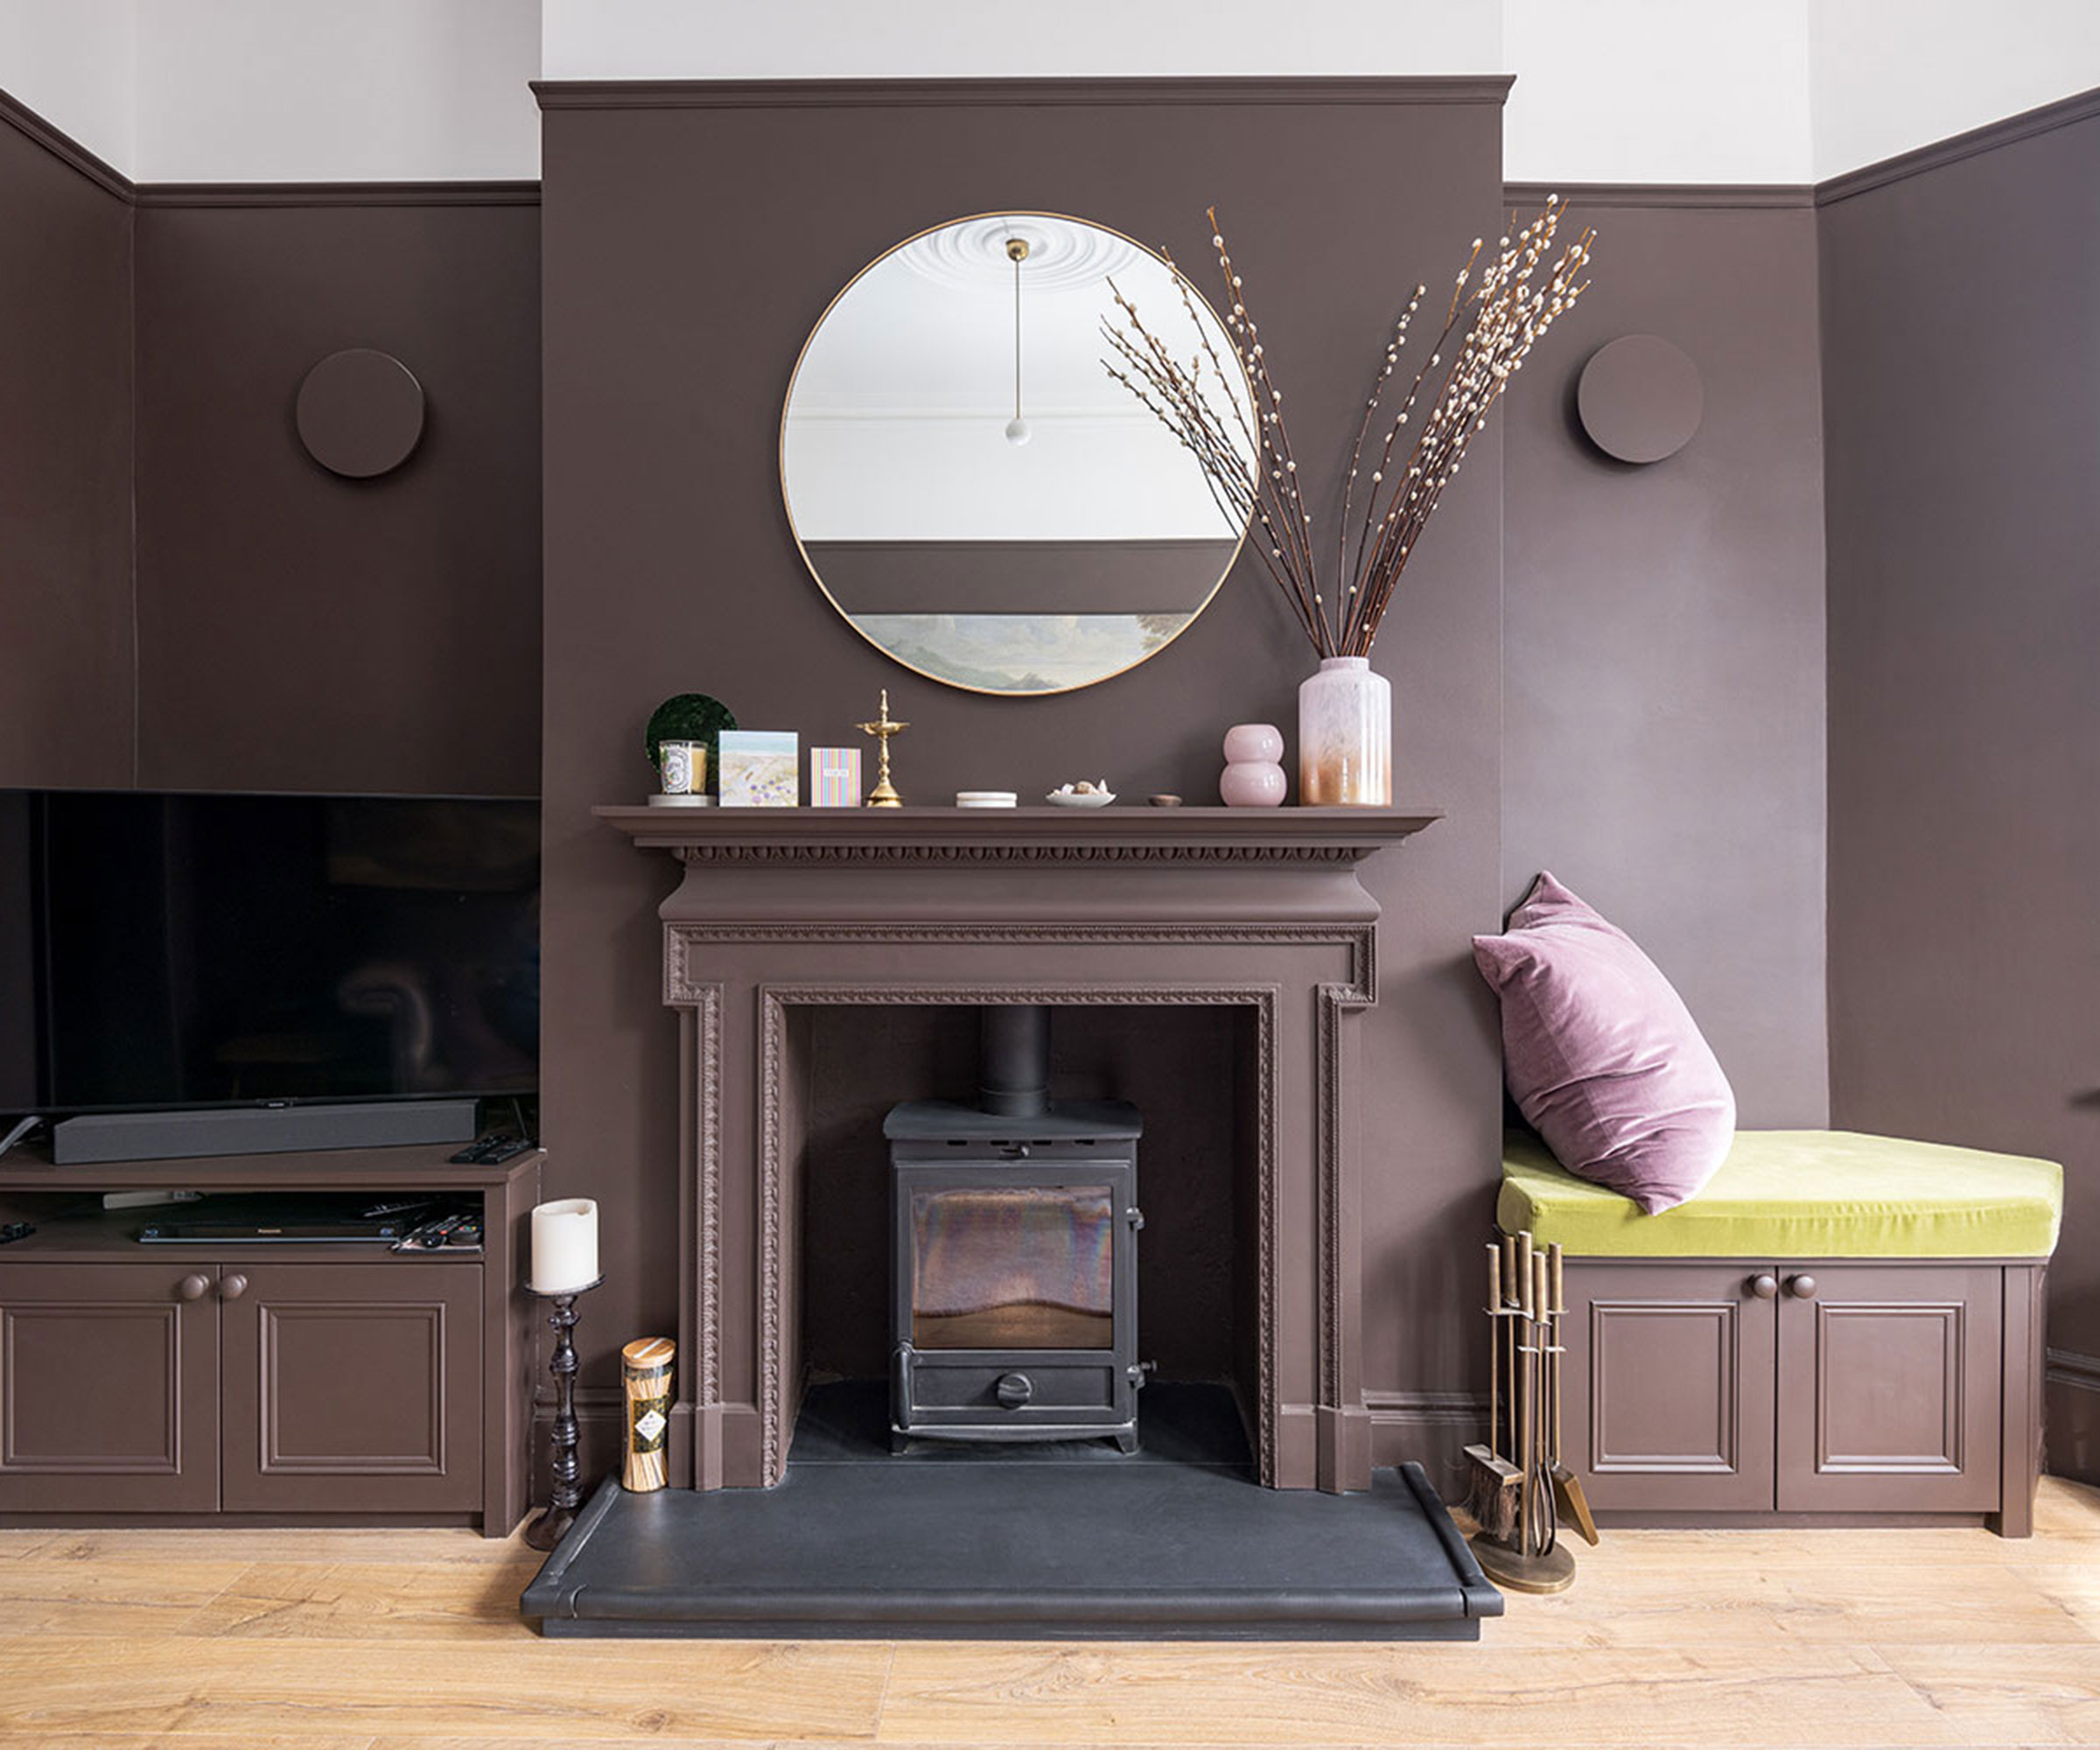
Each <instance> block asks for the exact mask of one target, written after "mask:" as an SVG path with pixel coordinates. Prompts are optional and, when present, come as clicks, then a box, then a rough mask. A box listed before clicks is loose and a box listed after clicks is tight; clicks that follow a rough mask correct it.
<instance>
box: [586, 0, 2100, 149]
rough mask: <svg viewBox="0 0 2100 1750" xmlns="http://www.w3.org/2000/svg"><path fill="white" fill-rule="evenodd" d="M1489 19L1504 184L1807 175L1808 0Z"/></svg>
mask: <svg viewBox="0 0 2100 1750" xmlns="http://www.w3.org/2000/svg"><path fill="white" fill-rule="evenodd" d="M553 4H559V0H550V5H549V10H551V8H552V5H553ZM1836 4H1844V0H1836ZM2093 4H2100V0H2093ZM1502 15H1503V20H1504V25H1503V37H1502V52H1503V55H1504V63H1503V64H1504V65H1505V66H1509V67H1514V68H1515V69H1516V75H1517V78H1516V88H1515V89H1513V90H1512V91H1511V92H1510V94H1509V109H1508V110H1507V111H1506V112H1505V117H1504V122H1503V128H1502V173H1503V175H1504V176H1505V177H1507V178H1508V179H1509V180H1510V181H1511V182H1554V181H1559V182H1786V183H1802V182H1807V181H1808V180H1809V179H1810V129H1809V0H1505V4H1504V5H1503V8H1502Z"/></svg>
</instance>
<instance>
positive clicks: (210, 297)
mask: <svg viewBox="0 0 2100 1750" xmlns="http://www.w3.org/2000/svg"><path fill="white" fill-rule="evenodd" d="M149 198H150V197H149ZM137 219H138V244H137V248H138V547H139V570H138V598H139V648H140V676H139V711H140V725H139V734H140V748H139V767H138V781H139V782H140V783H142V784H144V785H148V786H151V787H154V788H179V787H193V788H209V789H290V790H353V791H402V792H437V793H442V792H446V791H453V792H466V793H486V794H501V795H531V794H533V792H534V790H535V788H536V786H537V783H538V776H539V774H538V763H539V762H538V744H539V714H538V690H539V658H540V625H539V608H540V601H539V420H538V414H539V308H538V305H539V300H538V281H537V272H538V249H539V214H538V211H537V209H536V208H535V207H531V206H527V205H494V206H437V205H422V204H414V205H395V204H389V203H386V202H383V201H381V202H374V203H370V204H337V203H331V204H325V205H314V206H293V207H276V206H270V207H238V206H236V207H158V206H153V205H146V206H142V207H140V209H139V211H138V215H137ZM345 346H374V347H378V348H380V349H381V350H382V351H385V352H389V353H394V354H395V356H397V357H398V358H400V359H401V360H402V362H403V363H404V364H406V365H407V366H408V367H409V369H410V370H411V371H413V372H415V373H416V376H417V378H418V380H419V381H421V382H422V384H423V390H424V393H425V395H426V397H427V413H426V419H425V424H424V429H423V439H422V442H421V444H420V445H419V446H418V447H417V449H416V452H415V453H414V454H413V455H412V456H411V457H410V458H409V460H408V461H407V462H406V463H405V464H403V465H402V467H400V468H399V469H397V470H396V471H395V472H393V473H390V474H387V475H384V476H381V478H379V479H371V480H346V479H339V478H338V477H337V476H335V475H333V474H331V473H329V472H327V471H326V470H325V469H324V468H322V467H320V466H319V465H318V464H317V463H315V462H314V461H313V460H312V459H311V458H309V457H308V456H307V454H306V452H305V451H304V449H303V448H301V446H300V444H299V442H298V437H297V432H296V431H295V430H294V428H293V424H292V409H293V404H294V400H295V397H296V396H297V391H298V388H299V383H300V381H301V380H302V378H304V375H305V374H306V372H307V371H308V369H310V368H311V367H312V366H313V365H314V364H315V363H316V362H317V361H318V360H320V359H321V358H323V357H324V356H325V355H326V354H327V353H332V352H334V351H336V350H337V349H339V348H340V347H345Z"/></svg>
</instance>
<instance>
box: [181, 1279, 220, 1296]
mask: <svg viewBox="0 0 2100 1750" xmlns="http://www.w3.org/2000/svg"><path fill="white" fill-rule="evenodd" d="M211 1285H212V1279H211V1278H209V1277H208V1276H186V1277H184V1278H183V1279H182V1280H181V1281H180V1282H179V1283H178V1284H176V1285H175V1292H176V1293H178V1294H179V1295H180V1296H182V1298H183V1299H185V1300H201V1299H204V1291H205V1290H206V1289H207V1288H209V1287H210V1286H211Z"/></svg>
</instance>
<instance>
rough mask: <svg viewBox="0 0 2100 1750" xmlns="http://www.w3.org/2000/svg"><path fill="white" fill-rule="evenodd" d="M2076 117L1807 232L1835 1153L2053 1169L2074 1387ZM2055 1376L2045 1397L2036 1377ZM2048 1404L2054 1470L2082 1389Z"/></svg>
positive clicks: (2088, 409) (2082, 1057)
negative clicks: (1826, 768) (1814, 356)
mask: <svg viewBox="0 0 2100 1750" xmlns="http://www.w3.org/2000/svg"><path fill="white" fill-rule="evenodd" d="M2096 163H2100V119H2096V118H2090V117H2089V118H2088V119H2086V120H2083V121H2080V122H2076V123H2073V124H2072V125H2068V126H2063V127H2059V128H2056V129H2054V130H2052V131H2048V132H2045V133H2041V134H2039V135H2037V136H2035V137H2032V138H2027V139H2023V140H2018V141H2015V142H2014V143H2012V144H2005V145H2000V146H1998V147H1997V148H1996V149H1995V150H1990V151H1982V152H1980V153H1978V154H1976V155H1974V156H1971V157H1968V158H1962V159H1960V160H1958V161H1957V162H1954V163H1951V164H1946V165H1942V166H1941V167H1938V168H1935V169H1930V170H1928V171H1925V172H1923V173H1922V174H1918V175H1915V176H1910V177H1908V178H1905V179H1901V180H1897V181H1894V182H1891V183H1888V184H1887V185H1885V186H1879V187H1874V188H1871V189H1869V190H1867V191H1866V192H1864V193H1857V194H1853V195H1852V196H1851V197H1850V198H1847V199H1845V200H1837V201H1834V202H1833V203H1831V204H1830V205H1828V206H1826V207H1824V208H1823V209H1822V210H1821V212H1820V213H1819V214H1818V229H1819V233H1820V237H1821V243H1822V255H1823V325H1824V413H1825V422H1826V423H1825V436H1824V442H1825V447H1826V450H1827V452H1828V456H1829V484H1828V497H1829V531H1830V533H1829V540H1830V640H1831V648H1830V699H1831V896H1830V902H1831V1102H1832V1108H1833V1111H1834V1114H1835V1116H1836V1118H1837V1121H1838V1123H1839V1124H1844V1125H1846V1126H1850V1127H1853V1128H1857V1129H1862V1130H1888V1131H1898V1132H1901V1133H1903V1134H1908V1135H1914V1136H1921V1137H1928V1138H1936V1139H1938V1140H1941V1141H1945V1142H1953V1143H1966V1144H1971V1145H1978V1146H1981V1147H1985V1148H1995V1149H2006V1150H2012V1151H2016V1152H2025V1153H2031V1154H2040V1155H2046V1156H2048V1157H2050V1158H2052V1159H2058V1160H2061V1161H2062V1162H2063V1163H2064V1166H2065V1169H2066V1178H2067V1208H2066V1219H2065V1227H2064V1238H2063V1244H2062V1247H2061V1250H2059V1252H2058V1254H2057V1260H2056V1263H2055V1265H2054V1268H2053V1269H2052V1271H2051V1272H2050V1284H2049V1339H2048V1340H2049V1342H2050V1345H2051V1346H2052V1348H2056V1349H2059V1350H2068V1351H2072V1352H2074V1353H2075V1355H2082V1356H2087V1357H2090V1356H2094V1355H2100V1264H2096V1263H2095V1261H2094V1260H2095V1257H2096V1252H2100V1196H2096V1194H2095V1189H2094V1173H2095V1169H2096V1167H2100V995H2096V993H2100V922H2096V907H2095V901H2094V893H2093V872H2094V870H2095V869H2096V868H2100V803H2096V798H2100V685H2096V682H2095V662H2096V653H2100V587H2096V583H2095V555H2096V553H2100V493H2096V491H2095V482H2096V479H2100V416H2096V412H2095V408H2096V401H2095V385H2096V383H2100V339H2096V329H2095V326H2094V312H2095V311H2096V310H2100V224H2096V222H2095V221H2096V219H2100V211H2096V196H2095V193H2094V179H2093V166H2094V165H2095V164H2096ZM2060 1371H2066V1372H2069V1371H2075V1369H2072V1370H2061V1369H2060ZM2095 1377H2096V1375H2095V1373H2094V1370H2093V1369H2092V1368H2091V1367H2090V1366H2089V1365H2088V1366H2087V1367H2085V1368H2084V1369H2083V1371H2082V1379H2083V1380H2084V1383H2085V1385H2084V1389H2075V1390H2074V1389H2073V1387H2072V1386H2071V1385H2070V1384H2069V1383H2067V1382H2066V1381H2061V1380H2060V1381H2059V1384H2060V1385H2062V1386H2063V1387H2064V1390H2061V1391H2059V1392H2055V1393H2053V1397H2054V1398H2055V1400H2056V1404H2055V1408H2056V1415H2057V1419H2058V1421H2059V1423H2060V1425H2059V1426H2058V1427H2056V1428H2054V1429H2053V1430H2052V1439H2051V1448H2052V1451H2051V1457H2052V1460H2053V1462H2054V1463H2056V1464H2059V1465H2068V1463H2069V1462H2070V1461H2071V1457H2072V1454H2073V1453H2074V1451H2075V1452H2076V1453H2077V1454H2078V1462H2079V1463H2080V1464H2081V1465H2082V1467H2083V1468H2084V1469H2085V1470H2086V1472H2087V1474H2096V1468H2095V1467H2096V1464H2100V1460H2096V1457H2095V1454H2096V1452H2100V1445H2096V1443H2095V1442H2094V1441H2093V1440H2092V1439H2090V1438H2086V1439H2082V1441H2078V1442H2077V1443H2076V1445H2075V1446H2074V1437H2075V1435H2076V1432H2077V1431H2076V1430H2075V1428H2072V1427H2068V1426H2063V1425H2061V1424H2062V1423H2064V1422H2066V1421H2067V1420H2068V1418H2070V1417H2071V1416H2072V1414H2073V1412H2078V1413H2080V1414H2082V1415H2083V1416H2084V1418H2086V1421H2087V1423H2088V1425H2087V1427H2086V1429H2085V1433H2086V1435H2087V1436H2088V1437H2089V1436H2090V1434H2091V1432H2092V1428H2091V1426H2090V1423H2091V1421H2092V1419H2093V1418H2092V1412H2093V1411H2094V1409H2095V1407H2096V1406H2095V1396H2096V1394H2095V1393H2094V1392H2093V1391H2092V1390H2090V1389H2089V1388H2090V1386H2091V1383H2092V1382H2093V1380H2094V1378H2095Z"/></svg>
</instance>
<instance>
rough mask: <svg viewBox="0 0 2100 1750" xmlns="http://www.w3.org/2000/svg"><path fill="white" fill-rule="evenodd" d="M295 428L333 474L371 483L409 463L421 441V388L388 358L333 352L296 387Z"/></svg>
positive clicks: (357, 350) (359, 350)
mask: <svg viewBox="0 0 2100 1750" xmlns="http://www.w3.org/2000/svg"><path fill="white" fill-rule="evenodd" d="M298 426H299V441H300V442H301V443H302V444H305V446H306V453H307V454H308V455H310V456H311V457H312V458H313V459H314V460H315V461H317V462H318V463H319V464H320V465H322V466H323V467H324V468H326V469H327V470H328V471H329V472H331V473H337V474H342V475H345V476H346V477H347V478H348V479H354V480H363V479H371V478H372V477H373V476H374V474H383V473H385V472H388V470H389V469H391V468H397V467H399V466H400V465H402V463H403V462H405V461H406V460H408V458H409V454H410V452H411V451H414V449H415V448H416V441H417V440H418V439H419V438H420V437H422V436H423V385H422V384H421V383H419V382H417V381H416V378H415V375H414V374H413V373H411V372H410V371H409V367H407V366H406V365H404V364H402V361H401V360H399V359H397V358H395V357H394V356H393V355H392V354H391V353H377V352H374V351H373V350H372V349H371V348H369V347H366V346H353V347H351V348H349V349H348V350H347V351H345V352H340V353H329V355H328V356H327V357H326V358H325V359H323V360H321V361H320V363H319V364H318V365H316V366H315V367H313V368H312V369H311V370H310V371H308V372H307V373H306V381H304V382H303V383H301V384H300V385H299V403H298Z"/></svg>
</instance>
